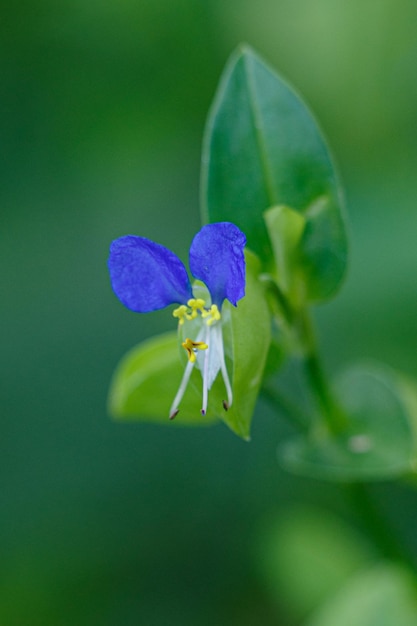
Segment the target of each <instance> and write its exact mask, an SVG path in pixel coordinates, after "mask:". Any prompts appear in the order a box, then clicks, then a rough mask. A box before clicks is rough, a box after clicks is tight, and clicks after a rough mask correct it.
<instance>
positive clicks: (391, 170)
mask: <svg viewBox="0 0 417 626" xmlns="http://www.w3.org/2000/svg"><path fill="white" fill-rule="evenodd" d="M241 41H245V42H247V43H249V44H250V45H252V46H253V47H254V48H255V49H257V51H258V52H259V53H261V54H262V55H263V56H264V57H265V58H266V59H267V60H269V61H270V62H271V63H272V64H273V65H274V66H275V67H276V68H277V69H278V70H279V71H280V72H281V73H282V74H283V75H284V76H285V77H286V78H288V79H289V80H290V81H291V82H292V83H293V85H295V86H296V88H297V89H298V91H299V92H301V93H302V94H303V95H304V97H305V99H306V100H307V101H308V102H309V104H310V106H311V107H312V109H313V111H314V113H315V115H316V117H317V118H318V119H319V120H320V124H321V126H322V128H323V129H324V130H325V133H326V135H327V137H328V140H329V142H330V145H331V147H332V149H333V152H334V154H335V157H336V160H337V162H338V164H339V169H340V171H341V173H342V178H343V180H344V184H345V189H346V196H347V204H348V212H349V218H350V231H351V236H352V246H351V253H352V259H351V266H350V272H349V275H348V279H347V281H346V283H345V285H344V288H343V290H342V292H341V293H340V295H339V296H338V298H336V300H335V301H334V302H332V303H330V304H328V305H326V306H324V307H322V308H320V309H319V310H317V312H316V313H317V319H318V323H319V328H320V335H321V340H322V345H323V351H324V355H325V361H326V365H327V367H328V368H329V371H333V370H337V369H338V368H340V367H342V366H343V365H344V364H345V363H349V362H351V361H352V360H354V359H361V358H369V357H370V358H374V359H378V360H383V361H386V362H388V363H390V364H391V365H393V366H395V367H398V368H399V369H401V370H403V371H405V372H408V373H411V374H414V375H417V360H416V350H417V334H416V324H417V323H416V319H417V318H416V313H417V299H416V281H415V276H416V264H417V249H416V245H415V238H416V237H415V234H416V232H417V211H416V206H415V203H416V199H417V189H416V176H415V165H416V162H417V116H416V112H417V81H416V67H417V4H416V3H415V1H414V0H379V2H375V1H373V0H360V1H359V0H352V1H351V2H345V1H341V0H310V1H308V0H298V1H297V2H294V1H293V0H258V1H257V2H254V1H252V2H250V1H248V0H240V1H237V0H229V1H228V2H224V1H221V0H205V1H201V0H194V1H191V0H188V1H186V0H158V1H156V2H152V3H151V2H145V1H140V0H139V1H138V0H137V1H133V0H118V1H117V2H116V1H115V0H113V1H110V0H102V1H101V2H95V1H85V0H61V1H58V2H56V1H55V2H53V1H52V0H37V1H35V0H22V2H17V3H2V6H1V21H0V50H1V59H0V61H1V66H0V70H1V78H0V90H1V98H0V107H1V157H0V158H1V174H0V175H1V186H0V193H1V214H2V228H1V234H0V237H1V245H0V258H1V267H2V271H1V278H0V280H1V292H2V307H1V311H2V313H1V317H2V320H1V331H0V332H1V335H2V336H1V376H0V386H1V390H2V391H1V406H2V410H1V420H0V441H1V443H0V446H1V452H0V464H1V490H0V494H1V495H0V497H1V516H0V542H1V552H0V624H1V625H3V624H4V625H5V626H26V625H28V626H32V625H34V626H37V625H42V626H49V625H50V626H61V625H62V626H70V625H71V626H72V625H77V626H84V625H85V626H87V625H88V626H95V625H97V626H119V625H123V626H125V625H126V626H130V625H136V624H144V625H152V626H166V625H167V624H169V625H176V624H178V625H181V626H188V625H190V626H191V625H194V624H197V623H198V624H199V625H203V626H204V625H207V626H208V625H212V624H239V625H243V626H244V625H251V624H254V623H257V624H264V625H266V626H269V625H271V626H272V625H273V624H282V625H286V624H292V623H294V621H293V619H294V616H295V615H296V612H297V611H296V610H294V609H292V608H291V606H288V602H287V601H286V595H287V594H286V590H285V584H280V582H279V581H280V580H281V581H282V580H285V574H284V575H283V574H282V571H280V567H281V566H282V564H281V565H280V564H279V558H277V562H276V563H273V564H272V565H271V563H269V564H266V562H265V558H264V556H263V555H264V553H265V551H264V548H263V547H262V546H263V545H264V543H265V537H266V536H268V532H269V531H267V530H265V529H266V528H271V527H275V524H278V525H279V524H280V523H281V522H280V521H279V520H282V519H283V518H285V519H288V515H289V514H290V511H291V510H292V507H293V505H295V504H299V503H303V504H304V505H308V504H309V503H315V505H317V506H318V507H319V508H320V510H322V511H333V513H335V514H337V515H338V516H341V517H342V518H344V519H346V520H347V521H348V523H349V524H350V525H351V527H352V528H353V527H357V528H358V529H360V524H361V520H360V519H359V518H358V519H351V517H350V514H349V510H348V507H347V505H346V501H345V500H344V498H343V496H342V495H341V493H340V492H339V491H338V490H337V489H336V488H335V487H333V486H331V485H325V486H323V485H322V484H320V483H316V482H314V481H308V480H306V479H302V478H294V477H292V476H289V475H287V474H285V473H284V472H283V471H282V470H280V468H279V466H278V463H277V458H276V447H277V444H278V442H279V441H281V440H282V439H283V438H285V437H287V436H289V435H290V434H291V429H290V428H289V427H288V426H287V425H286V422H285V419H284V418H283V416H276V415H273V414H272V412H271V411H270V410H269V408H268V407H267V406H266V405H264V404H263V403H262V402H260V403H259V406H258V409H257V412H256V415H255V421H254V427H253V440H252V443H250V444H246V443H244V442H242V441H240V440H238V439H237V438H235V437H234V436H233V435H232V434H231V433H230V432H229V431H228V430H227V429H226V428H225V427H224V426H222V425H220V426H217V427H214V428H212V429H201V430H200V429H190V430H183V429H178V428H175V427H174V426H172V427H171V426H170V427H167V428H161V427H156V426H152V425H144V424H139V423H138V424H119V423H112V421H111V420H110V419H109V417H108V416H107V414H106V394H107V389H108V384H109V380H110V377H111V375H112V371H113V369H114V367H115V365H116V363H117V361H118V359H119V358H120V357H121V356H122V355H123V354H124V352H125V351H126V350H127V349H129V348H130V347H131V346H133V345H134V344H136V343H137V342H138V341H140V340H141V339H144V338H146V337H148V336H150V335H151V334H153V333H155V332H160V331H162V330H168V329H170V328H172V327H173V326H172V324H173V322H172V319H171V318H170V316H169V315H166V313H165V312H158V313H155V314H153V315H149V316H139V315H134V314H132V313H130V312H129V311H127V310H125V309H124V308H123V307H122V306H121V305H120V303H119V302H118V301H117V300H116V298H115V297H114V296H113V294H112V292H111V289H110V287H109V281H108V276H107V270H106V258H107V251H108V246H109V243H110V241H111V240H112V239H114V238H116V237H118V236H120V235H123V234H127V233H134V234H141V235H144V236H147V237H149V238H152V239H155V240H157V241H159V242H161V243H163V244H165V245H166V246H168V247H170V248H171V249H173V250H175V251H176V252H177V253H178V254H180V255H181V256H182V257H183V258H186V254H187V250H188V245H189V243H190V241H191V238H192V236H193V234H194V233H195V231H196V230H197V229H198V227H199V224H200V219H199V212H198V203H199V200H198V186H199V180H198V179H199V159H200V149H201V140H202V133H203V128H204V122H205V117H206V115H207V111H208V107H209V106H210V103H211V100H212V98H213V95H214V91H215V88H216V85H217V81H218V79H219V76H220V73H221V71H222V68H223V66H224V64H225V62H226V59H227V57H228V56H229V54H230V53H231V51H232V50H233V49H234V48H235V47H236V45H237V44H238V43H240V42H241ZM372 495H373V497H374V498H375V501H376V502H377V504H378V506H379V507H380V508H381V510H382V511H383V512H384V515H386V516H387V518H388V519H389V520H390V522H391V523H392V525H393V527H394V528H396V529H397V530H398V531H400V532H401V533H403V535H404V536H405V538H406V543H407V545H408V548H409V550H410V551H414V554H417V538H416V537H415V536H414V534H415V533H414V529H415V525H416V522H417V496H416V495H415V494H414V492H412V491H411V490H409V489H408V488H406V487H400V486H390V485H384V484H382V485H376V486H374V487H372ZM284 526H285V524H284ZM290 526H291V524H290ZM278 527H279V526H278ZM305 530H306V529H305V528H304V530H303V531H300V532H305ZM278 535H279V532H278ZM268 553H269V552H268ZM335 553H337V550H336V551H335ZM332 556H333V557H334V554H333V555H332ZM307 565H308V564H307ZM274 568H275V569H276V570H277V571H275V569H274ZM271 572H272V573H271Z"/></svg>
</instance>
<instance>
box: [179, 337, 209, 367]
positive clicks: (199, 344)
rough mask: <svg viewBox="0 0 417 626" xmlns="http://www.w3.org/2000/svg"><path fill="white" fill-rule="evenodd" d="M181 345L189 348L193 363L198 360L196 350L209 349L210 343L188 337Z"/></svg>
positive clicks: (189, 356)
mask: <svg viewBox="0 0 417 626" xmlns="http://www.w3.org/2000/svg"><path fill="white" fill-rule="evenodd" d="M181 345H182V347H183V348H184V349H185V350H187V356H188V360H189V361H191V363H195V361H196V358H197V357H196V355H195V351H196V350H207V348H208V345H207V344H206V343H204V341H193V340H192V339H188V337H187V339H186V340H185V341H183V342H182V344H181Z"/></svg>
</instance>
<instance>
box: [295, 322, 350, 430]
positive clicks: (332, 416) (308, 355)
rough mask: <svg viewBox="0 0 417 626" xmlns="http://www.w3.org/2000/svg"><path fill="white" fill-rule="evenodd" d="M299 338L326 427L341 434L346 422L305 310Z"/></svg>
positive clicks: (307, 371) (309, 378) (307, 370)
mask: <svg viewBox="0 0 417 626" xmlns="http://www.w3.org/2000/svg"><path fill="white" fill-rule="evenodd" d="M298 320H299V326H298V330H299V336H300V339H301V342H302V346H303V348H304V355H305V359H304V362H305V368H306V373H307V376H308V380H309V382H310V385H311V388H312V390H313V392H314V395H315V396H316V399H317V402H318V404H319V406H320V408H321V413H322V415H323V417H324V419H325V420H326V426H327V428H328V430H329V432H331V433H332V434H334V435H337V434H340V433H341V432H343V431H344V430H345V428H346V426H347V420H346V417H345V415H344V413H343V412H342V410H341V408H340V406H339V405H338V404H337V402H336V400H335V398H334V397H333V394H332V391H331V389H330V386H329V385H328V382H327V379H326V377H325V374H324V371H323V368H322V365H321V362H320V359H319V356H318V351H317V342H316V336H315V333H314V329H313V324H312V320H311V317H310V315H309V313H308V311H307V310H303V311H302V312H301V313H300V315H299V317H298Z"/></svg>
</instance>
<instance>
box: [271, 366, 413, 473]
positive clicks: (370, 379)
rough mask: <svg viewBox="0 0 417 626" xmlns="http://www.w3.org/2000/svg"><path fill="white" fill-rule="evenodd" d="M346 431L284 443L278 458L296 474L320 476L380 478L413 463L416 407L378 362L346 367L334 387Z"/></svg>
mask: <svg viewBox="0 0 417 626" xmlns="http://www.w3.org/2000/svg"><path fill="white" fill-rule="evenodd" d="M336 389H337V392H338V396H339V399H340V402H341V404H342V406H343V407H344V409H345V412H346V415H347V416H348V419H349V428H348V431H347V432H346V433H344V434H343V435H340V436H338V437H330V436H329V435H324V434H323V433H321V434H320V435H319V434H312V435H311V436H310V437H309V438H300V439H297V440H296V441H294V442H292V443H290V444H287V445H286V446H284V448H283V449H282V450H281V459H282V462H283V464H284V465H285V466H286V467H287V469H289V470H291V471H294V472H295V473H301V474H304V475H308V476H315V477H317V478H321V479H325V480H336V481H355V480H384V479H388V478H392V477H395V476H401V475H402V474H406V473H409V472H411V471H412V470H414V469H415V467H416V436H415V424H416V413H415V410H416V408H417V407H416V406H414V408H413V404H412V403H411V402H410V396H409V392H407V393H405V392H404V386H403V379H402V378H401V377H400V376H399V375H398V374H396V373H395V372H394V371H392V370H390V369H388V368H386V367H382V366H377V365H368V366H357V367H355V368H352V369H351V370H349V371H347V372H346V373H345V374H344V375H343V376H342V377H341V378H340V379H339V381H338V384H337V386H336Z"/></svg>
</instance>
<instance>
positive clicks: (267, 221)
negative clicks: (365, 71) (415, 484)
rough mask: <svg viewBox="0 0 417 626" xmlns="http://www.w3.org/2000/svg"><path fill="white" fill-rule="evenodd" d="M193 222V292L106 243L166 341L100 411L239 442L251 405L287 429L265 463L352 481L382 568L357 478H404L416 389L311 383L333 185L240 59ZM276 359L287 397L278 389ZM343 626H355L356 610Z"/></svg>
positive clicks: (137, 363) (279, 104)
mask: <svg viewBox="0 0 417 626" xmlns="http://www.w3.org/2000/svg"><path fill="white" fill-rule="evenodd" d="M202 216H203V221H204V223H205V225H204V226H203V227H202V228H201V230H200V231H199V232H198V233H197V234H196V235H195V237H194V239H193V241H192V243H191V247H190V252H189V266H190V270H191V274H192V275H193V277H194V279H195V282H194V283H193V284H192V283H191V281H190V279H189V276H188V274H187V270H186V268H185V266H184V264H183V263H182V261H181V260H180V259H179V258H178V257H177V256H176V255H175V254H174V253H173V252H171V251H170V250H168V249H167V248H165V247H164V246H161V245H160V244H158V243H155V242H153V241H150V240H149V239H146V238H144V237H137V236H133V235H128V236H125V237H121V238H119V239H116V240H115V241H114V242H113V243H112V244H111V248H110V257H109V264H108V265H109V271H110V279H111V284H112V287H113V290H114V292H115V294H116V296H117V297H118V298H119V300H120V301H121V302H122V303H123V304H124V305H125V306H126V307H127V308H128V309H130V310H131V311H134V312H138V313H147V312H150V311H155V310H158V309H161V308H165V307H167V306H171V305H174V306H175V308H174V309H173V311H172V314H173V316H174V318H176V320H177V325H178V330H177V332H171V333H167V334H164V335H161V336H159V337H155V338H152V339H150V340H148V341H146V342H144V343H143V344H141V345H139V346H137V347H136V348H134V349H133V350H132V351H131V352H129V353H128V354H127V355H126V357H124V359H122V361H121V363H120V365H119V367H118V368H117V370H116V373H115V376H114V378H113V382H112V385H111V390H110V402H109V406H110V412H111V413H112V415H113V416H114V417H116V418H119V419H148V420H152V421H159V422H162V423H165V424H172V423H175V424H177V423H180V424H189V425H194V426H198V425H202V424H207V423H209V422H211V421H214V420H216V419H221V420H223V421H224V422H225V423H226V424H227V426H229V428H230V429H231V430H232V431H233V432H234V433H236V434H237V435H239V436H240V437H241V438H243V439H246V440H248V439H249V437H250V427H251V421H252V417H253V413H254V410H255V406H256V401H257V398H258V396H259V395H261V396H262V397H263V399H264V400H266V401H267V402H269V403H270V404H271V406H272V407H273V408H274V409H275V410H276V411H277V412H278V413H279V415H281V416H284V415H285V416H286V417H287V418H288V419H289V421H290V422H291V424H292V426H293V427H294V430H296V435H295V436H294V437H293V438H292V439H291V440H290V441H286V442H281V443H280V446H279V450H278V456H279V460H280V462H281V464H282V465H283V466H284V467H285V468H286V469H287V470H290V471H293V472H294V473H297V474H304V475H305V476H308V477H315V478H319V479H324V480H331V481H339V482H350V483H352V491H353V492H354V494H355V497H356V498H357V499H358V500H359V499H360V502H361V503H362V509H361V512H362V510H363V509H365V513H366V516H367V518H368V524H369V526H370V527H371V528H372V526H373V527H376V525H377V526H378V529H377V531H376V532H375V533H374V534H375V542H376V543H378V542H379V548H380V551H381V554H382V555H384V557H386V556H388V557H389V558H391V557H392V556H393V555H394V557H395V558H396V559H397V557H398V550H397V546H396V544H395V541H392V540H391V537H390V532H389V531H387V532H381V529H380V526H381V523H380V519H379V518H377V517H376V515H375V512H374V510H373V508H372V503H369V502H368V500H367V497H366V492H365V491H364V490H361V487H362V485H360V483H364V482H366V481H370V480H382V479H384V480H386V479H388V478H398V477H400V476H402V475H415V472H416V469H417V436H416V431H415V428H414V423H415V421H416V419H417V391H416V386H415V383H414V382H413V381H410V380H409V379H408V378H405V377H404V376H402V375H401V374H399V373H397V372H394V371H393V370H391V369H389V368H387V367H384V366H379V365H375V364H372V365H356V366H354V367H351V368H349V369H347V370H346V371H345V372H344V373H342V375H339V376H338V377H337V378H335V379H334V380H331V381H329V380H328V378H327V376H326V375H325V373H324V369H323V367H322V365H321V361H320V358H319V352H318V345H317V340H316V336H315V333H314V329H313V321H312V317H311V314H310V309H311V306H312V305H314V304H317V303H319V302H323V301H325V300H327V299H329V298H330V297H332V296H334V295H335V294H336V293H337V290H338V288H339V287H340V285H341V283H342V280H343V277H344V273H345V268H346V262H347V241H346V231H345V226H344V217H343V206H342V194H341V191H340V183H339V180H338V177H337V175H336V172H335V168H334V165H333V162H332V159H331V157H330V155H329V151H328V149H327V146H326V144H325V141H324V139H323V137H322V135H321V133H320V131H319V130H318V128H317V126H316V123H315V121H314V119H313V118H312V116H311V115H310V113H309V111H308V109H307V107H306V106H305V105H304V103H303V102H302V101H301V100H300V98H299V97H298V96H297V95H296V94H295V93H294V92H293V91H292V89H291V88H290V87H289V86H288V85H287V84H286V83H285V82H284V81H282V79H280V78H279V77H278V76H277V75H276V74H275V73H274V72H273V71H272V70H271V69H270V68H269V67H268V66H267V65H266V64H265V63H264V62H263V61H262V60H261V59H259V57H257V55H255V54H254V53H253V52H252V51H251V50H249V49H247V48H242V49H240V50H239V51H238V52H237V53H236V54H235V55H234V56H233V57H232V59H231V60H230V62H229V64H228V66H227V67H226V69H225V72H224V75H223V77H222V80H221V83H220V86H219V90H218V93H217V95H216V98H215V101H214V104H213V107H212V110H211V113H210V115H209V119H208V122H207V129H206V135H205V140H204V147H203V159H202ZM181 360H182V364H181ZM287 364H291V367H292V368H293V369H292V371H296V372H297V375H298V376H299V378H300V379H301V381H302V384H301V389H299V388H298V389H296V388H295V386H294V385H293V384H292V380H291V381H290V384H288V376H287V377H286V378H285V367H286V365H287ZM283 374H284V375H283ZM283 381H285V382H283ZM285 383H286V384H285ZM168 418H170V419H168ZM174 418H175V419H174ZM173 421H174V422H173ZM414 478H415V476H414ZM375 519H376V522H375ZM400 557H401V560H403V561H407V558H406V557H404V555H403V554H402V553H401V554H400ZM268 558H269V557H268ZM320 558H321V556H320ZM303 559H304V557H303ZM319 560H320V559H319ZM409 565H410V564H407V567H408V566H409ZM332 567H333V564H332ZM332 567H331V568H330V571H333V570H332ZM409 569H410V568H409ZM411 569H412V565H411ZM327 573H328V572H327ZM342 574H343V573H342ZM343 575H344V574H343ZM407 575H408V574H407ZM367 576H368V578H367V580H368V581H370V584H371V586H372V585H373V586H374V587H375V589H376V591H377V593H375V594H374V595H375V597H377V595H378V597H381V595H382V596H384V593H381V589H382V590H383V589H384V588H385V587H386V586H387V585H389V586H390V588H392V587H394V588H397V589H398V590H399V594H400V596H401V598H405V597H409V598H411V600H410V602H409V603H408V604H407V603H402V604H401V602H398V603H397V604H395V602H394V603H392V601H391V605H392V606H391V605H390V606H391V609H392V611H393V612H392V615H395V617H394V618H393V619H392V623H395V624H398V625H399V626H400V625H401V626H402V625H403V624H404V625H405V624H407V625H408V624H411V623H415V621H416V615H417V599H416V598H415V597H414V596H413V594H414V588H413V590H412V591H411V586H409V583H408V582H407V579H406V577H404V576H403V575H402V573H400V575H399V572H398V570H397V569H396V568H395V567H394V566H393V564H390V565H387V566H386V571H384V572H383V576H382V578H381V577H378V575H377V576H376V577H375V573H372V572H371V574H370V575H369V573H368V575H367ZM384 581H385V582H384ZM367 585H368V583H367V584H366V585H363V584H362V580H361V581H360V583H358V584H356V587H355V586H352V588H351V589H348V590H347V594H346V595H345V596H343V594H342V595H341V596H340V597H339V599H336V600H335V603H334V604H332V605H331V606H330V610H329V611H328V608H329V607H326V606H325V610H324V612H323V613H320V611H319V613H318V614H317V616H316V617H317V620H316V621H315V620H314V619H313V622H311V623H314V624H317V626H327V625H328V624H335V623H337V622H338V620H339V615H342V614H343V612H345V613H346V614H347V615H351V613H350V611H351V609H350V607H352V606H355V605H356V604H357V605H361V603H362V600H363V597H362V589H363V588H364V586H365V587H367ZM384 585H385V587H384ZM413 585H414V587H415V581H414V582H413ZM371 595H372V594H371ZM367 601H368V600H367ZM338 603H339V604H338ZM334 607H336V608H334ZM340 607H341V608H340ZM346 607H349V608H348V609H346ZM404 607H405V608H404ZM339 609H340V610H339ZM375 614H376V613H375ZM334 615H337V617H334ZM352 615H353V614H352ZM369 615H371V613H369ZM379 615H381V613H380V612H378V616H379ZM329 616H330V618H329ZM410 616H411V619H410V621H409V617H410ZM377 619H379V617H378V618H377ZM371 621H372V620H371ZM309 623H310V622H309ZM343 623H345V622H343ZM346 623H348V622H346ZM349 623H359V622H358V619H357V615H356V613H355V615H354V617H352V619H350V621H349ZM360 623H361V624H362V623H363V624H364V625H365V623H366V626H368V624H369V625H370V624H371V622H370V621H366V622H365V621H361V622H360ZM374 623H377V622H374V621H372V624H374ZM378 623H379V622H378ZM387 623H388V622H387ZM390 623H391V622H390Z"/></svg>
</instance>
